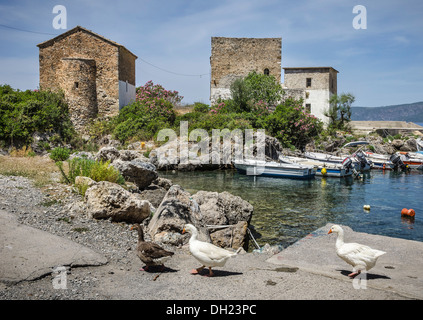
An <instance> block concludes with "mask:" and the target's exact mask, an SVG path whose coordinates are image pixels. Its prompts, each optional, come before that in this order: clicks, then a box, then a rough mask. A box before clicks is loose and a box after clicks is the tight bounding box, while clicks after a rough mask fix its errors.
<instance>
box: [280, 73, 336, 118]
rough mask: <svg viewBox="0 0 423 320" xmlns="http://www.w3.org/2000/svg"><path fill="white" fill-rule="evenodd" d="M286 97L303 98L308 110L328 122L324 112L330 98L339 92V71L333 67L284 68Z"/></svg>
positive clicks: (327, 107)
mask: <svg viewBox="0 0 423 320" xmlns="http://www.w3.org/2000/svg"><path fill="white" fill-rule="evenodd" d="M284 70H285V76H284V83H283V88H284V91H285V98H286V97H292V98H295V99H300V98H302V99H303V105H304V107H305V109H306V110H307V111H309V112H310V113H311V114H313V115H314V116H316V117H317V118H319V119H321V120H322V121H323V122H325V123H327V121H328V118H327V117H326V116H325V115H324V112H325V111H327V110H328V109H329V99H330V97H331V96H332V95H334V94H337V74H338V71H337V70H335V69H334V68H332V67H308V68H284Z"/></svg>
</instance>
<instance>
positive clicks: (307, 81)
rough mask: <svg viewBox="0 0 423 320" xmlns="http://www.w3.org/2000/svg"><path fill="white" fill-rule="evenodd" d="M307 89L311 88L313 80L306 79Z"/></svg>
mask: <svg viewBox="0 0 423 320" xmlns="http://www.w3.org/2000/svg"><path fill="white" fill-rule="evenodd" d="M306 87H307V88H310V87H311V78H307V79H306Z"/></svg>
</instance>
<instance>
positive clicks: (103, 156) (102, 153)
mask: <svg viewBox="0 0 423 320" xmlns="http://www.w3.org/2000/svg"><path fill="white" fill-rule="evenodd" d="M119 157H120V153H119V150H118V149H116V148H115V147H103V148H101V149H100V150H99V151H98V152H97V154H96V156H95V160H97V161H110V163H112V162H113V161H115V160H116V159H119Z"/></svg>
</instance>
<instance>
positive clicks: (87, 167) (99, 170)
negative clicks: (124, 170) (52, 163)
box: [56, 158, 125, 184]
mask: <svg viewBox="0 0 423 320" xmlns="http://www.w3.org/2000/svg"><path fill="white" fill-rule="evenodd" d="M67 162H68V167H69V171H68V174H66V173H65V172H64V170H63V163H62V162H61V161H58V162H56V164H57V166H58V167H59V169H60V171H61V173H62V175H63V178H64V179H65V180H66V182H67V183H71V184H75V178H76V177H77V176H84V177H88V178H91V179H93V180H94V181H97V182H99V181H109V182H113V183H118V184H125V179H124V178H123V177H122V175H121V174H120V173H119V170H117V169H116V168H115V167H113V166H110V161H106V162H103V161H94V160H91V159H87V158H73V159H72V160H68V161H67Z"/></svg>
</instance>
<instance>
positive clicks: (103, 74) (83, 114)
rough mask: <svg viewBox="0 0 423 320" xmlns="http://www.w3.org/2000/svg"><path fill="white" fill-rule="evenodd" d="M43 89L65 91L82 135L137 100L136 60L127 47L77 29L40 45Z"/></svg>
mask: <svg viewBox="0 0 423 320" xmlns="http://www.w3.org/2000/svg"><path fill="white" fill-rule="evenodd" d="M37 46H38V48H39V61H40V88H41V89H51V90H62V91H63V92H64V94H65V99H66V101H67V102H68V105H69V109H70V114H71V118H72V122H73V123H74V125H75V128H76V129H77V130H79V131H84V128H85V126H86V125H87V124H88V123H89V122H90V121H91V120H92V119H94V118H96V117H110V116H114V115H116V114H118V113H119V110H120V109H121V108H122V107H123V106H125V105H127V104H129V103H130V102H131V101H132V100H135V60H136V59H137V56H136V55H134V54H133V53H131V52H130V51H129V50H128V49H126V48H125V47H124V46H122V45H120V44H118V43H116V42H114V41H111V40H109V39H106V38H104V37H102V36H100V35H98V34H96V33H94V32H92V31H90V30H87V29H85V28H82V27H80V26H77V27H75V28H73V29H71V30H69V31H67V32H65V33H62V34H61V35H59V36H57V37H55V38H53V39H50V40H48V41H45V42H43V43H40V44H38V45H37Z"/></svg>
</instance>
